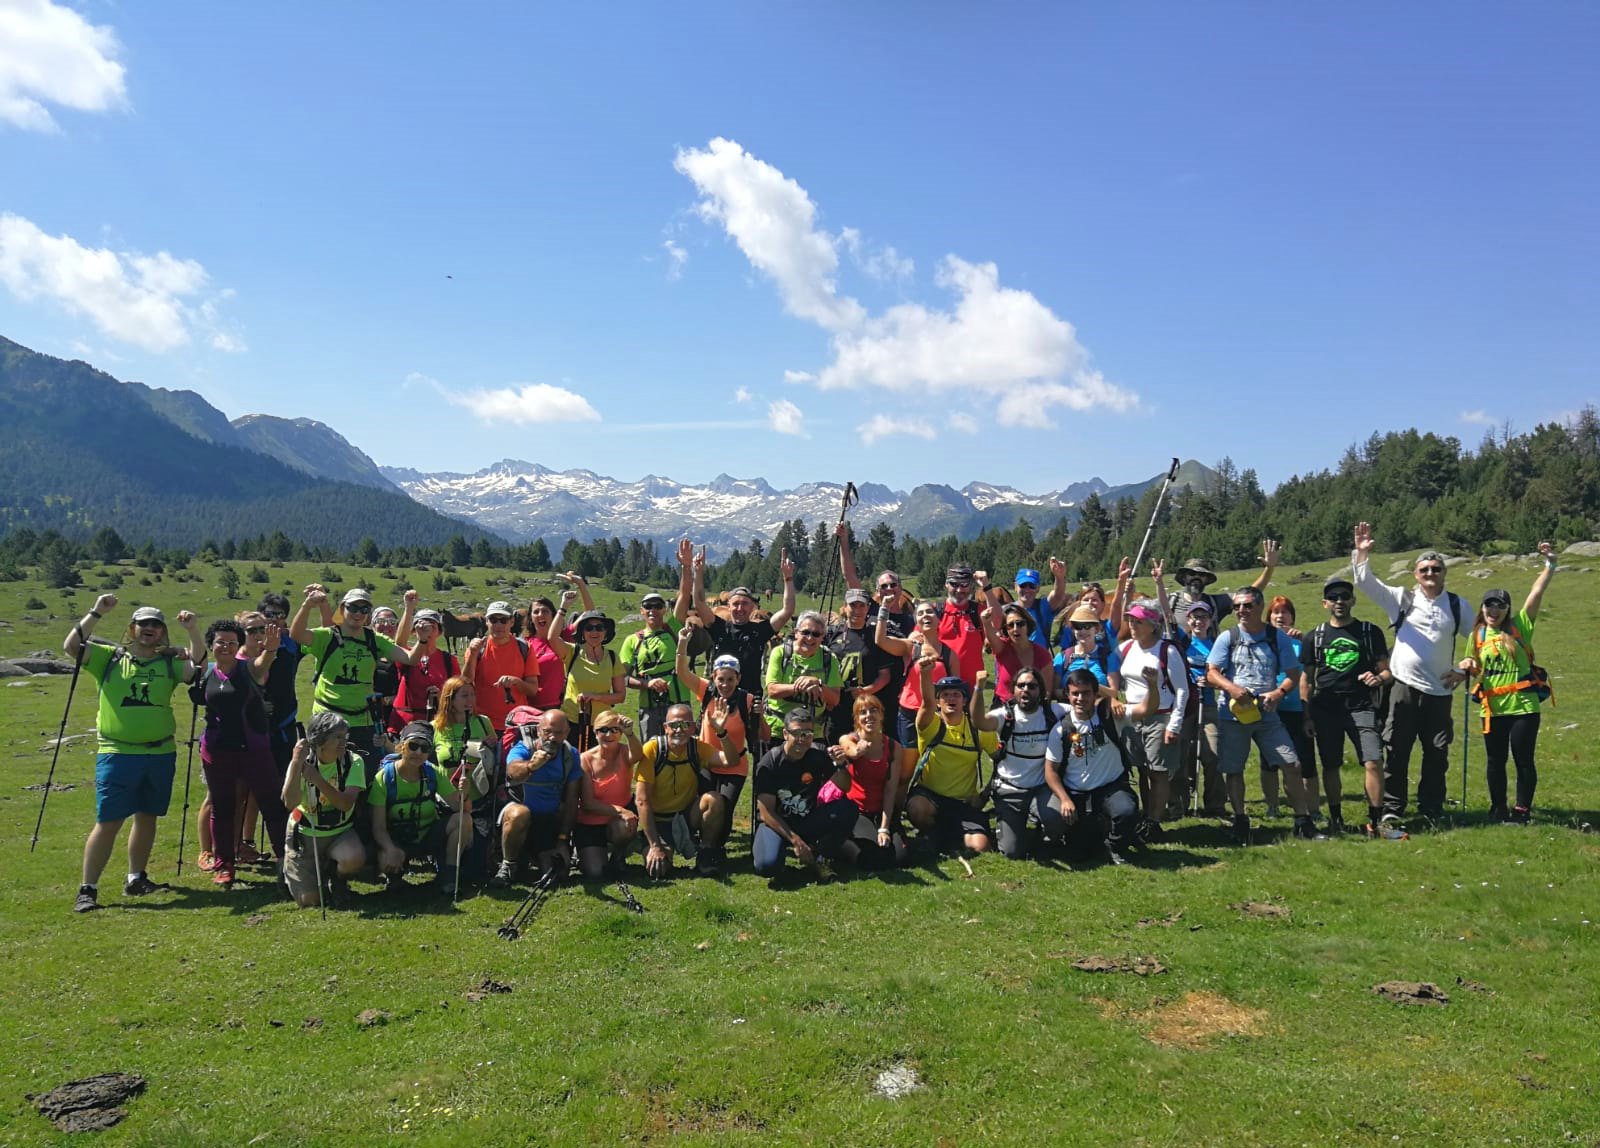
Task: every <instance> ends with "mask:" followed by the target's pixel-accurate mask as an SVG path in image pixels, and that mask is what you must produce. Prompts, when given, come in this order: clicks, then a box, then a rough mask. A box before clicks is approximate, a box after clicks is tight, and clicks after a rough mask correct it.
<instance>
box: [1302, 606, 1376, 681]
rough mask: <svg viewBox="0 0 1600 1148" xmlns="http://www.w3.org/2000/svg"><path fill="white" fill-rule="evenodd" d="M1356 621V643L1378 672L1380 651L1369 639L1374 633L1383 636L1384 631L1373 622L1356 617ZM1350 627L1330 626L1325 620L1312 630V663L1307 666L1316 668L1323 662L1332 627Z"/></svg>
mask: <svg viewBox="0 0 1600 1148" xmlns="http://www.w3.org/2000/svg"><path fill="white" fill-rule="evenodd" d="M1355 623H1356V634H1357V635H1358V637H1357V638H1356V645H1358V646H1360V647H1361V652H1362V653H1363V654H1365V655H1366V657H1367V661H1369V662H1371V663H1372V666H1373V670H1374V672H1376V669H1377V665H1378V652H1377V650H1376V649H1374V648H1373V646H1372V643H1371V642H1370V641H1368V639H1369V638H1370V637H1371V636H1372V635H1374V634H1377V635H1379V636H1381V635H1382V633H1383V631H1382V630H1380V629H1378V627H1376V626H1374V625H1373V624H1372V623H1371V622H1365V621H1362V620H1361V619H1360V618H1357V619H1355ZM1349 628H1350V627H1348V626H1329V625H1328V623H1327V622H1323V623H1322V624H1321V625H1320V626H1318V627H1317V628H1316V629H1315V630H1312V631H1311V664H1310V665H1309V666H1307V667H1306V668H1307V669H1310V670H1315V669H1316V668H1317V667H1319V666H1321V665H1322V664H1323V662H1322V652H1323V651H1324V650H1326V649H1327V648H1328V643H1327V638H1328V636H1329V634H1328V632H1329V630H1330V629H1332V630H1347V629H1349Z"/></svg>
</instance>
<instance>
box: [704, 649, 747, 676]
mask: <svg viewBox="0 0 1600 1148" xmlns="http://www.w3.org/2000/svg"><path fill="white" fill-rule="evenodd" d="M718 670H732V671H733V672H734V673H736V674H739V673H742V672H743V667H742V666H740V665H739V659H738V657H737V656H736V655H734V654H719V655H717V657H716V658H715V659H714V660H713V661H712V663H711V672H712V673H716V672H717V671H718Z"/></svg>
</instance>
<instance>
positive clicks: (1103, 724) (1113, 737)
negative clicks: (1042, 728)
mask: <svg viewBox="0 0 1600 1148" xmlns="http://www.w3.org/2000/svg"><path fill="white" fill-rule="evenodd" d="M1094 716H1095V725H1094V729H1093V730H1092V731H1091V733H1090V736H1091V737H1092V738H1093V739H1094V743H1095V745H1097V746H1101V745H1105V743H1106V742H1108V741H1109V742H1110V743H1111V744H1112V745H1113V746H1114V747H1115V748H1116V751H1117V757H1118V759H1119V760H1121V762H1122V777H1121V778H1119V779H1118V780H1125V779H1126V778H1127V776H1128V774H1129V773H1131V772H1132V770H1133V763H1132V761H1131V759H1130V758H1129V757H1128V743H1127V742H1126V741H1125V740H1124V739H1123V736H1122V734H1121V733H1120V732H1119V731H1118V729H1117V722H1116V719H1115V718H1113V717H1112V716H1111V703H1110V702H1108V701H1106V700H1104V699H1101V700H1100V701H1098V702H1096V703H1095V707H1094ZM1071 717H1072V711H1071V710H1070V709H1068V710H1063V711H1062V714H1061V720H1060V721H1058V722H1056V725H1055V727H1052V729H1054V728H1058V727H1060V726H1061V725H1063V724H1064V723H1065V722H1066V721H1067V720H1068V719H1070V718H1071ZM1071 738H1072V735H1071V734H1070V733H1067V732H1066V731H1063V732H1062V737H1061V742H1062V746H1063V751H1064V752H1070V751H1069V750H1066V748H1065V747H1066V745H1067V744H1068V743H1069V742H1070V741H1071ZM1063 764H1065V763H1063Z"/></svg>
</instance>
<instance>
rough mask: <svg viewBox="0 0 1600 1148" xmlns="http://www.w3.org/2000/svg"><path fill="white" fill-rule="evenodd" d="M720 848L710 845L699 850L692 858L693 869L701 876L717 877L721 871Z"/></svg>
mask: <svg viewBox="0 0 1600 1148" xmlns="http://www.w3.org/2000/svg"><path fill="white" fill-rule="evenodd" d="M721 854H722V850H720V849H717V848H715V847H712V846H707V847H706V848H704V849H702V850H700V852H699V854H698V855H697V856H696V857H695V859H694V871H695V872H696V873H697V874H699V875H700V876H702V877H717V876H720V875H721V873H722V856H721Z"/></svg>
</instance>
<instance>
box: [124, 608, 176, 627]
mask: <svg viewBox="0 0 1600 1148" xmlns="http://www.w3.org/2000/svg"><path fill="white" fill-rule="evenodd" d="M129 621H130V623H131V624H132V625H138V624H139V623H140V622H160V623H161V624H162V625H163V626H165V625H166V624H167V616H166V615H165V614H163V613H162V612H161V611H160V610H158V609H156V608H155V607H154V606H140V607H139V608H138V609H137V610H135V611H134V612H133V617H132V618H131V619H130V620H129Z"/></svg>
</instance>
